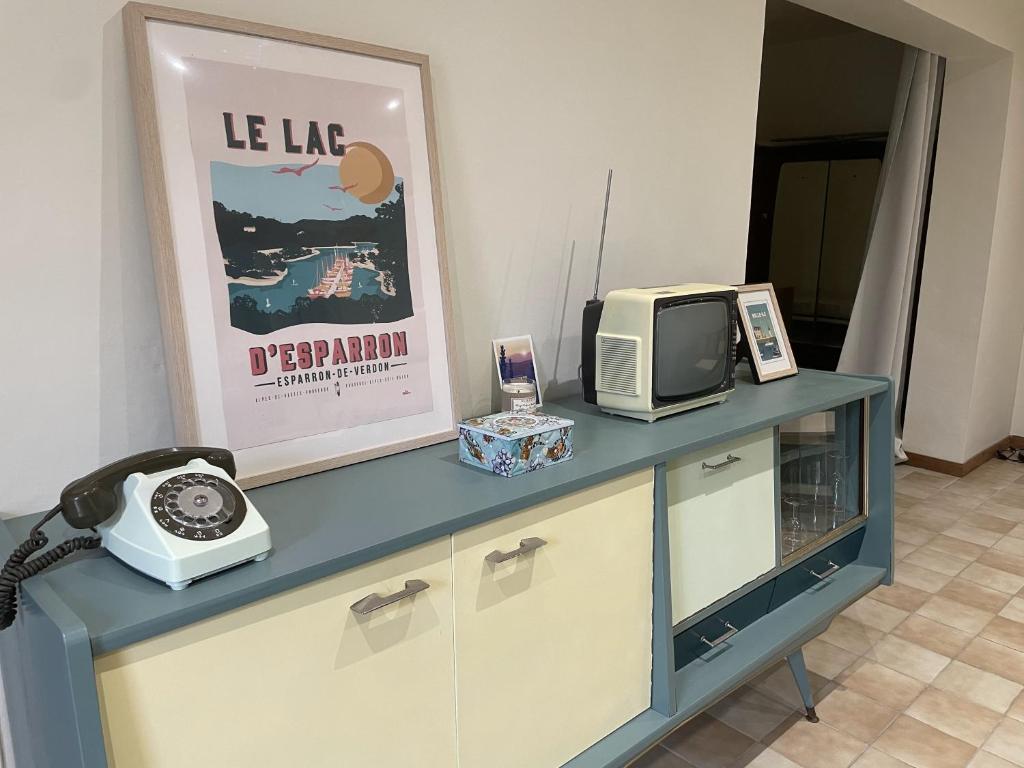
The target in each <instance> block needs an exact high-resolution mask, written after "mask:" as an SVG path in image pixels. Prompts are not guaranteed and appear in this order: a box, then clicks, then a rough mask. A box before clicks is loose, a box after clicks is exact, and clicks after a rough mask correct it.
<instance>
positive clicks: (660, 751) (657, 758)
mask: <svg viewBox="0 0 1024 768" xmlns="http://www.w3.org/2000/svg"><path fill="white" fill-rule="evenodd" d="M628 768H693V766H692V765H690V764H689V763H688V762H686V761H685V760H683V758H681V757H679V756H678V755H674V754H672V753H671V752H669V751H668V750H667V749H664V748H662V747H661V746H657V747H655V748H654V749H649V750H647V751H646V752H645V753H644V754H642V755H640V757H638V758H637V759H636V760H635V761H634V762H632V763H630V764H629V766H628Z"/></svg>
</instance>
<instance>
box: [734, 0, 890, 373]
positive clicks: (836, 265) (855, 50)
mask: <svg viewBox="0 0 1024 768" xmlns="http://www.w3.org/2000/svg"><path fill="white" fill-rule="evenodd" d="M904 49H905V46H904V45H903V44H902V43H900V42H898V41H896V40H892V39H890V38H887V37H883V36H882V35H877V34H874V33H872V32H868V31H867V30H864V29H861V28H859V27H855V26H853V25H850V24H846V23H844V22H842V21H839V20H837V19H834V18H832V17H830V16H826V15H824V14H820V13H816V12H814V11H811V10H808V9H807V8H804V7H802V6H799V5H795V4H793V3H789V2H785V0H768V2H767V3H766V10H765V32H764V49H763V56H762V63H761V89H760V95H759V100H758V116H757V138H756V145H755V151H754V168H753V180H752V192H751V210H750V228H749V234H748V241H747V264H746V282H748V283H760V282H771V283H772V284H773V285H774V287H775V292H776V295H777V296H778V299H779V304H780V309H781V311H782V315H783V320H784V322H785V324H786V328H787V330H788V332H789V336H790V342H791V345H792V347H793V354H794V356H795V357H796V361H797V363H798V364H799V365H800V366H802V367H807V368H818V369H822V370H833V371H834V370H836V366H837V364H838V362H839V358H840V354H841V351H842V348H843V344H844V341H845V339H846V334H847V329H848V327H849V323H850V318H851V315H852V312H853V306H854V300H855V299H856V296H857V288H858V285H859V283H860V278H861V273H862V269H863V266H864V257H865V253H866V249H867V243H868V235H869V232H870V229H871V221H872V214H873V210H874V205H875V198H876V192H877V190H878V183H879V178H880V174H881V172H882V163H883V159H884V156H885V149H886V144H887V141H888V138H889V136H888V133H889V127H890V122H891V119H892V114H893V105H894V103H895V99H896V96H897V88H898V86H899V83H900V73H901V67H902V63H903V56H904Z"/></svg>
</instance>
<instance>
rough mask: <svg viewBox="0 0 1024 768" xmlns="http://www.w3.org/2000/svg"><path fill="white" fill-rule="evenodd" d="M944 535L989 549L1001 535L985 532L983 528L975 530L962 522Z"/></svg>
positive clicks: (975, 528)
mask: <svg viewBox="0 0 1024 768" xmlns="http://www.w3.org/2000/svg"><path fill="white" fill-rule="evenodd" d="M945 534H946V535H947V536H952V537H953V538H955V539H963V540H964V541H969V542H971V543H972V544H979V545H981V546H983V547H991V546H992V545H993V544H995V543H996V542H997V541H999V539H1001V538H1002V534H999V533H993V532H992V531H986V530H985V529H984V528H977V527H975V526H973V525H968V524H967V523H962V522H961V523H957V524H956V525H953V526H951V527H949V528H947V529H946V530H945Z"/></svg>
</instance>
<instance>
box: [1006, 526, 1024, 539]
mask: <svg viewBox="0 0 1024 768" xmlns="http://www.w3.org/2000/svg"><path fill="white" fill-rule="evenodd" d="M1006 535H1007V536H1012V537H1013V538H1015V539H1024V523H1017V524H1016V525H1015V526H1013V529H1012V530H1010V532H1009V533H1007V534H1006Z"/></svg>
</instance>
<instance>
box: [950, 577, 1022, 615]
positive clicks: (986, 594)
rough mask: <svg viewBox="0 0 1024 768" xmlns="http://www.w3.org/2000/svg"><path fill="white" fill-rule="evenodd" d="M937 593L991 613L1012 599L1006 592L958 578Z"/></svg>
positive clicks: (1000, 608)
mask: <svg viewBox="0 0 1024 768" xmlns="http://www.w3.org/2000/svg"><path fill="white" fill-rule="evenodd" d="M936 594H938V595H939V597H945V598H947V599H949V600H955V601H956V602H958V603H963V604H964V605H970V606H972V607H974V608H979V609H981V610H983V611H987V612H989V613H995V612H997V611H1001V610H1002V609H1003V608H1004V607H1005V606H1006V604H1007V603H1008V602H1009V601H1010V596H1009V595H1007V594H1006V593H1005V592H999V591H998V590H995V589H989V588H988V587H983V586H982V585H981V584H978V583H976V582H973V581H968V580H967V579H961V578H956V579H953V580H952V581H951V582H949V584H947V585H946V586H944V587H943V588H942V589H940V590H939V591H938V592H937V593H936Z"/></svg>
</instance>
